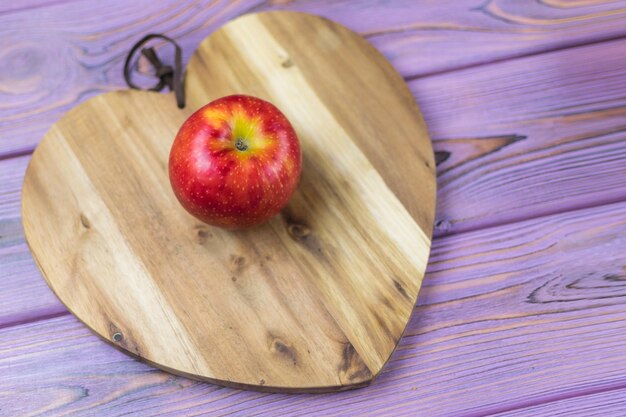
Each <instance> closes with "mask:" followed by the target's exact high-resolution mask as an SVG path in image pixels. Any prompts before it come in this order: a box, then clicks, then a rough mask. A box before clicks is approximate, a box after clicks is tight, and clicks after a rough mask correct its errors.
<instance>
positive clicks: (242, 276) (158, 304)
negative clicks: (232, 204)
mask: <svg viewBox="0 0 626 417" xmlns="http://www.w3.org/2000/svg"><path fill="white" fill-rule="evenodd" d="M185 89H186V93H187V108H186V109H184V110H179V109H178V108H177V107H176V105H175V100H174V98H173V96H172V95H171V94H158V93H153V92H144V91H118V92H113V93H107V94H103V95H100V96H97V97H95V98H92V99H90V100H88V101H86V102H84V103H83V104H81V105H79V106H78V107H76V108H74V109H73V110H71V111H69V112H68V113H67V114H66V115H65V116H64V117H63V118H62V119H61V120H60V121H59V122H58V123H56V124H55V125H54V126H53V127H52V128H51V129H50V131H49V132H48V133H47V134H46V136H45V137H44V139H43V141H42V142H41V144H40V145H39V146H38V148H37V150H36V151H35V153H34V155H33V158H32V160H31V162H30V165H29V167H28V171H27V173H26V178H25V181H24V188H23V200H22V214H23V224H24V230H25V233H26V238H27V241H28V244H29V245H30V248H31V251H32V253H33V256H34V258H35V260H36V262H37V264H38V266H39V268H40V269H41V272H42V274H43V276H44V277H45V279H46V281H47V282H48V284H49V286H50V287H51V288H52V289H53V291H54V292H55V293H56V295H57V296H58V297H59V299H60V300H61V301H62V302H63V303H64V304H65V305H66V306H67V307H68V309H70V310H71V311H72V313H74V314H75V315H76V316H77V317H78V318H79V319H80V320H82V321H83V322H84V323H85V324H86V325H87V326H89V327H90V328H91V329H93V330H94V331H95V332H96V333H97V334H98V335H100V336H102V337H103V338H104V339H105V340H107V341H109V342H110V343H112V344H113V345H115V346H117V347H118V348H120V349H122V350H123V351H125V352H127V353H129V354H131V355H134V356H136V357H138V358H140V359H142V360H144V361H146V362H149V363H151V364H153V365H155V366H158V367H160V368H163V369H165V370H168V371H171V372H173V373H176V374H180V375H185V376H188V377H192V378H196V379H201V380H205V381H210V382H215V383H218V384H223V385H228V386H234V387H242V388H251V389H260V390H268V391H297V392H304V391H307V392H320V391H333V390H342V389H347V388H354V387H358V386H363V385H366V384H368V383H370V382H371V381H372V380H373V378H374V377H375V376H376V375H377V374H378V373H379V372H380V371H381V369H382V367H383V366H384V364H385V363H386V361H387V360H388V359H389V356H390V355H391V353H392V352H393V350H394V348H395V347H396V345H397V343H398V341H399V339H400V337H401V336H402V333H403V331H404V328H405V326H406V325H407V322H408V320H409V317H410V315H411V311H412V310H413V306H414V304H415V301H416V298H417V294H418V291H419V288H420V284H421V280H422V277H423V275H424V270H425V268H426V262H427V258H428V254H429V248H430V238H431V230H432V224H433V216H434V205H435V164H434V160H433V152H432V149H431V144H430V140H429V137H428V133H427V130H426V127H425V125H424V122H423V120H422V117H421V115H420V112H419V110H418V107H417V105H416V104H415V102H414V101H413V97H412V96H411V93H410V92H409V90H408V89H407V86H406V85H405V83H404V81H403V80H402V78H401V77H400V76H399V75H398V74H397V73H396V71H395V70H394V69H393V68H392V67H391V65H390V64H389V63H388V62H387V61H386V60H385V59H384V58H383V57H382V56H381V55H380V54H379V53H378V52H377V51H376V50H375V49H374V48H373V47H372V46H370V45H369V44H368V43H367V42H366V41H365V40H364V39H362V38H361V37H360V36H358V35H356V34H354V33H353V32H351V31H349V30H348V29H346V28H344V27H342V26H340V25H338V24H335V23H332V22H330V21H328V20H325V19H322V18H319V17H315V16H311V15H306V14H300V13H292V12H271V13H264V14H253V15H246V16H243V17H241V18H238V19H236V20H234V21H232V22H230V23H228V24H227V25H226V26H224V27H223V28H222V29H220V30H218V31H217V32H215V33H214V34H212V35H211V36H209V37H208V38H207V39H206V40H205V41H204V42H203V43H202V45H201V46H200V48H199V49H198V50H197V51H196V52H195V53H194V55H193V57H192V58H191V61H190V63H189V66H188V71H187V75H186V78H185ZM234 93H243V94H252V95H255V96H258V97H261V98H264V99H266V100H269V101H271V102H273V103H274V104H276V105H277V106H278V107H279V108H280V109H281V110H282V111H283V112H284V113H285V114H286V115H287V117H288V118H289V119H290V120H291V122H292V124H293V125H294V127H295V129H296V131H297V133H298V136H299V138H300V140H301V143H302V152H303V172H302V180H301V183H300V185H299V188H298V190H297V191H296V193H295V195H294V196H293V198H292V200H291V201H290V203H289V205H288V206H287V208H286V209H285V210H284V211H283V212H282V213H281V214H280V215H279V216H276V217H275V218H273V219H272V220H271V221H270V222H269V223H267V224H265V225H263V226H261V227H258V228H255V229H251V230H245V231H236V232H233V231H225V230H221V229H217V228H213V227H210V226H207V225H205V224H202V223H200V222H198V221H197V220H195V219H194V218H193V217H191V216H190V215H189V214H187V213H186V212H185V211H184V210H183V208H182V207H181V206H180V205H179V204H178V202H177V201H176V199H175V197H174V195H173V193H172V191H171V189H170V185H169V180H168V175H167V160H168V153H169V149H170V145H171V143H172V140H173V138H174V136H175V134H176V132H177V130H178V127H179V126H180V125H181V123H182V122H183V121H184V120H185V118H186V117H187V116H188V115H189V114H191V112H192V111H193V110H195V109H196V108H198V107H200V106H201V105H203V104H205V103H207V102H208V101H210V100H212V99H215V98H217V97H219V96H223V95H228V94H234Z"/></svg>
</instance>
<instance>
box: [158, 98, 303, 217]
mask: <svg viewBox="0 0 626 417" xmlns="http://www.w3.org/2000/svg"><path fill="white" fill-rule="evenodd" d="M301 169H302V156H301V151H300V142H299V141H298V137H297V136H296V132H295V131H294V129H293V127H292V126H291V123H289V121H288V120H287V118H286V117H285V115H283V114H282V113H281V111H280V110H278V108H276V106H274V105H273V104H271V103H269V102H267V101H265V100H261V99H260V98H256V97H252V96H245V95H232V96H227V97H222V98H219V99H217V100H215V101H212V102H210V103H209V104H207V105H205V106H203V107H202V108H200V109H199V110H198V111H196V112H195V113H193V114H192V115H191V116H190V117H189V118H188V119H187V120H186V121H185V122H184V123H183V125H182V126H181V128H180V130H179V131H178V134H177V135H176V138H175V139H174V143H173V144H172V148H171V150H170V157H169V177H170V183H171V185H172V189H173V191H174V194H175V195H176V198H177V199H178V201H180V203H181V204H182V206H183V207H184V208H185V209H186V210H187V211H188V212H189V213H191V214H192V215H193V216H195V217H196V218H198V219H199V220H201V221H203V222H205V223H208V224H210V225H213V226H218V227H223V228H227V229H239V228H246V227H252V226H255V225H258V224H260V223H263V222H265V221H266V220H268V219H269V218H271V217H273V216H274V215H276V214H277V213H278V212H280V210H281V209H282V208H283V207H284V206H285V205H286V204H287V202H288V201H289V198H290V197H291V195H292V194H293V191H294V190H295V188H296V186H297V185H298V181H299V179H300V172H301Z"/></svg>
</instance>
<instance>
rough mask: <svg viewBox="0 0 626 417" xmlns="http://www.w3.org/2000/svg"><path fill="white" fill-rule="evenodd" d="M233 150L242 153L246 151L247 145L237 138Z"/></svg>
mask: <svg viewBox="0 0 626 417" xmlns="http://www.w3.org/2000/svg"><path fill="white" fill-rule="evenodd" d="M235 148H237V150H238V151H241V152H243V151H246V150H248V144H247V143H246V141H245V140H243V139H241V138H237V140H236V141H235Z"/></svg>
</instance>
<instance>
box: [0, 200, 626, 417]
mask: <svg viewBox="0 0 626 417" xmlns="http://www.w3.org/2000/svg"><path fill="white" fill-rule="evenodd" d="M625 236H626V203H621V204H613V205H605V206H601V207H595V208H592V209H586V210H577V211H573V212H568V213H562V214H558V215H553V216H547V217H542V218H539V219H533V220H529V221H525V222H520V223H515V224H510V225H504V226H499V227H495V228H489V229H483V230H479V231H474V232H467V233H463V234H459V235H454V236H449V237H444V238H439V239H437V240H435V242H434V244H433V245H434V246H433V249H432V256H431V259H432V261H431V264H430V268H429V272H428V274H427V277H426V279H425V281H424V283H425V286H424V287H423V288H422V291H421V292H420V300H419V302H418V306H417V308H416V309H415V314H414V315H413V316H412V320H411V322H410V324H409V327H408V329H407V331H406V334H405V337H404V338H403V340H402V343H401V345H400V346H399V347H398V349H397V350H396V352H395V354H394V355H393V356H392V359H391V360H390V363H389V364H388V366H387V367H386V368H385V370H384V371H383V372H382V373H381V375H380V376H379V377H378V379H377V381H376V383H375V384H372V385H371V386H369V387H367V388H364V389H361V390H355V391H349V392H344V393H339V394H334V395H321V396H310V395H302V396H300V395H283V394H265V393H257V392H249V391H238V390H232V389H226V388H219V387H217V386H214V385H209V384H202V383H196V382H193V381H190V380H187V379H185V378H180V377H173V376H171V375H168V374H167V373H164V372H161V371H155V370H154V369H153V368H151V367H149V366H146V365H143V364H141V363H139V362H137V361H134V360H132V359H130V358H128V357H126V356H125V355H123V354H121V353H119V352H115V351H113V350H112V349H110V347H109V346H107V345H106V344H105V343H103V342H101V341H100V340H99V339H98V338H97V337H95V336H93V335H92V334H91V332H89V331H88V329H86V328H85V327H84V326H83V325H82V324H81V323H79V322H77V321H76V320H75V319H74V318H73V317H72V316H67V317H60V318H55V319H51V320H45V321H40V322H37V323H32V324H27V325H22V326H14V327H11V328H7V329H3V330H1V331H0V373H1V374H2V375H4V377H3V378H2V380H0V393H2V394H0V395H4V396H5V398H6V399H7V400H6V402H0V403H1V404H3V405H4V407H5V410H6V409H8V410H16V412H17V414H20V413H22V414H26V413H27V412H33V413H34V412H35V411H37V410H43V409H45V408H49V410H50V411H49V415H51V416H55V415H63V414H71V415H79V416H80V415H93V414H101V413H104V412H109V413H112V414H124V413H125V412H131V411H132V412H134V413H136V415H138V416H151V415H176V413H187V414H188V415H196V414H202V413H212V414H213V413H214V414H215V415H308V413H311V414H312V415H377V416H378V415H390V416H393V415H403V413H404V414H410V413H412V412H414V411H419V413H420V414H424V415H433V416H446V415H460V416H469V415H488V414H492V413H499V412H505V411H507V412H510V411H512V410H516V412H521V411H520V410H523V409H524V408H529V409H530V410H531V411H530V412H528V413H527V414H526V415H533V413H532V410H535V407H536V406H537V405H539V404H544V403H550V402H555V401H559V400H560V399H563V398H570V397H572V396H573V397H576V396H585V395H587V394H590V393H593V392H601V391H602V390H616V389H618V388H620V387H621V389H623V388H624V387H625V386H626V381H624V374H625V373H626V365H625V364H626V357H625V353H624V350H623V349H621V347H622V346H623V345H624V343H626V341H625V337H626V336H625V335H626V323H625V322H624V320H623V317H624V314H625V313H626V307H625V306H626V303H625V302H624V301H625V300H626V286H624V282H626V269H625V267H626V256H625V254H624V251H623V248H624V245H625V244H626V240H625V239H626V237H625ZM589 260H593V262H590V261H589ZM35 363H36V364H38V366H33V364H35ZM42 393H44V394H42ZM604 398H606V397H604ZM578 403H579V404H578V405H577V407H582V406H584V404H585V403H584V401H582V400H579V401H578ZM595 404H597V402H596V403H595ZM548 407H550V406H548ZM539 410H541V409H539ZM18 411H19V412H18ZM535 415H537V414H535ZM605 415H610V413H608V412H607V414H605Z"/></svg>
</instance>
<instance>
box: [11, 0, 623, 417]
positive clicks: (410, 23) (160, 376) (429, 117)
mask: <svg viewBox="0 0 626 417" xmlns="http://www.w3.org/2000/svg"><path fill="white" fill-rule="evenodd" d="M270 9H289V10H301V11H307V12H311V13H315V14H319V15H323V16H326V17H329V18H331V19H333V20H335V21H337V22H340V23H342V24H344V25H346V26H348V27H349V28H351V29H353V30H355V31H357V32H359V33H361V34H363V35H364V36H365V37H366V38H367V39H368V40H369V41H370V42H372V43H373V44H374V45H375V46H376V47H377V48H379V50H380V51H382V53H383V54H384V55H385V56H386V57H387V58H388V59H389V60H390V61H391V62H392V63H393V64H394V65H395V66H396V68H397V69H398V70H399V71H400V72H401V73H402V75H403V76H404V77H405V78H406V80H407V81H408V83H409V86H410V88H411V90H412V91H413V93H414V95H415V97H416V99H417V100H418V102H419V103H420V105H421V108H422V111H423V113H424V117H425V118H426V121H427V123H428V126H429V129H430V132H431V135H432V138H433V142H434V146H435V149H436V151H437V157H438V160H439V162H440V164H439V166H438V181H439V194H438V207H437V221H436V230H435V235H436V239H435V241H434V243H433V249H432V256H431V260H430V264H429V268H428V274H427V276H426V279H425V281H424V287H423V290H422V292H421V293H420V297H419V301H418V305H417V306H416V308H415V312H414V314H413V318H412V320H411V322H410V324H409V326H408V329H407V331H406V334H405V337H404V338H403V339H402V342H401V344H400V346H399V348H398V349H397V351H396V352H395V354H394V355H393V357H392V359H391V361H390V362H389V364H388V366H387V367H386V368H385V370H384V372H383V373H382V374H381V375H380V377H379V378H378V379H377V380H376V381H375V383H374V384H373V385H372V386H370V387H368V388H364V389H361V390H356V391H350V392H344V393H339V394H330V395H278V394H263V393H256V392H246V391H238V390H233V389H227V388H221V387H218V386H215V385H210V384H205V383H199V382H194V381H191V380H188V379H185V378H180V377H175V376H172V375H169V374H167V373H164V372H161V371H159V370H156V369H154V368H152V367H150V366H147V365H144V364H142V363H140V362H137V361H135V360H133V359H130V358H129V357H127V356H125V355H124V354H122V353H120V352H118V351H116V350H115V349H113V348H111V347H110V346H109V345H107V344H105V343H104V342H102V341H101V340H100V339H98V338H97V337H96V336H94V335H92V334H91V333H90V331H89V330H87V328H85V327H84V326H83V325H81V324H80V323H79V322H78V321H77V320H76V319H75V318H74V317H73V316H72V315H71V314H69V313H68V312H67V310H66V309H65V308H64V307H63V306H62V305H61V304H60V302H59V301H58V300H57V299H56V298H55V297H54V295H53V294H52V292H51V291H50V290H49V289H48V287H47V286H46V284H45V283H44V280H43V278H42V277H41V275H40V274H39V272H38V270H37V268H36V267H35V264H34V263H33V261H32V258H31V256H30V254H29V251H28V248H27V246H26V243H25V241H24V235H23V232H22V228H21V223H20V188H21V183H22V179H23V176H24V171H25V169H26V165H27V164H28V161H29V159H30V154H31V152H32V150H33V148H34V147H35V146H36V144H37V142H38V141H39V140H40V138H41V137H42V136H43V134H44V133H45V131H46V130H47V129H48V128H49V127H50V126H51V125H52V123H54V122H55V121H56V120H57V119H58V118H59V117H60V115H61V114H63V113H64V112H65V111H67V110H68V109H70V108H71V107H73V106H75V105H76V104H78V103H79V102H81V101H83V100H85V99H86V98H88V97H90V96H93V95H95V94H99V93H101V92H104V91H107V90H112V89H117V88H121V87H124V82H123V79H122V71H121V68H122V65H123V60H124V57H125V54H126V52H127V51H128V49H129V48H130V47H131V45H132V44H133V43H134V41H136V40H137V39H139V38H140V37H141V36H142V35H144V34H146V33H149V32H160V33H166V34H168V35H170V36H171V37H174V38H176V39H178V40H179V41H180V43H181V45H182V46H183V48H184V50H185V52H186V54H185V58H188V57H189V54H190V53H191V52H192V51H193V50H194V49H195V47H196V46H197V45H198V44H199V42H200V41H201V40H202V39H203V38H204V37H206V36H207V35H208V34H209V33H211V32H212V31H213V30H215V29H216V28H217V27H219V26H220V25H222V24H223V23H225V22H226V21H228V20H229V19H232V18H233V17H235V16H237V15H240V14H243V13H246V12H252V11H261V10H270ZM207 414H208V415H268V416H276V415H307V414H316V415H348V414H352V415H377V416H378V415H390V416H397V415H426V416H482V415H491V414H497V415H515V416H520V415H524V416H536V415H581V416H593V415H599V416H610V415H615V416H624V415H626V1H607V2H603V1H598V0H571V1H568V0H536V1H530V0H528V1H522V0H511V1H506V0H502V1H499V0H464V1H450V0H446V1H437V2H427V1H423V2H418V1H413V0H398V1H382V0H380V1H375V0H373V1H367V2H349V1H330V0H324V1H293V2H292V1H278V0H276V1H238V2H229V1H221V0H220V1H202V2H190V1H177V0H167V1H158V2H156V1H150V0H141V1H133V2H130V1H129V2H127V1H123V0H116V1H109V2H102V1H95V0H94V1H75V0H21V1H1V2H0V415H1V416H11V417H13V416H22V415H29V416H30V415H45V416H48V415H51V416H91V415H97V416H121V415H138V416H153V415H172V416H174V415H185V416H193V415H207Z"/></svg>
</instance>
